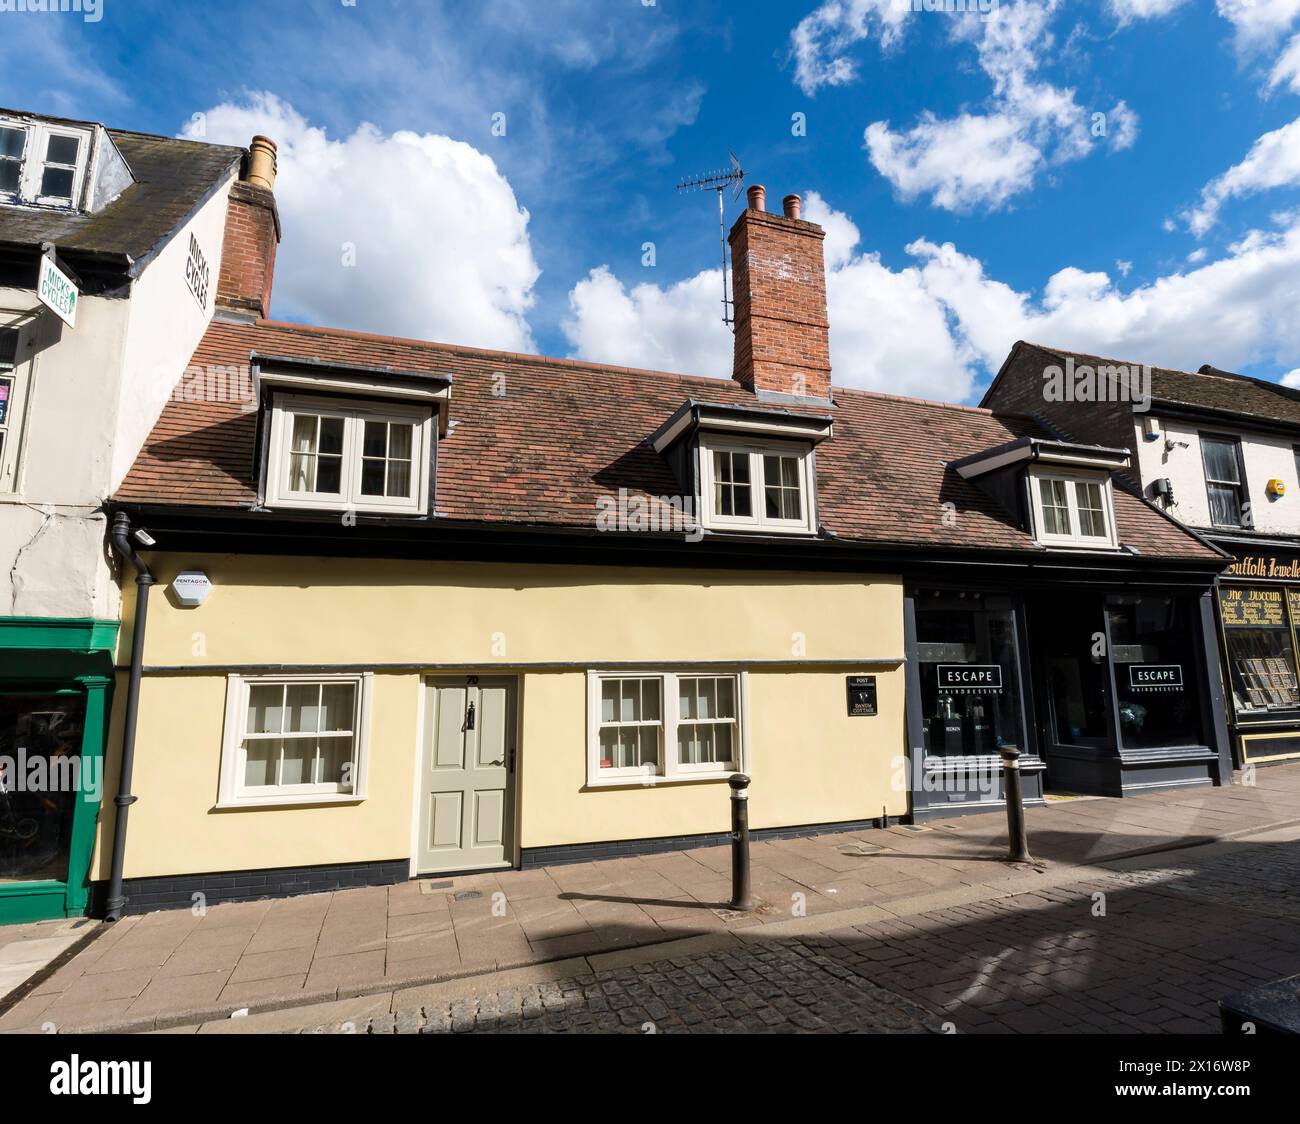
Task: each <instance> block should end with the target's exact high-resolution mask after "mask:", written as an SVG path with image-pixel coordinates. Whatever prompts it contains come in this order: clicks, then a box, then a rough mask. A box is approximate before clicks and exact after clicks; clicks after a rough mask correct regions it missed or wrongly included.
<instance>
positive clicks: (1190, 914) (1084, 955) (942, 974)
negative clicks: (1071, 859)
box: [297, 842, 1300, 1034]
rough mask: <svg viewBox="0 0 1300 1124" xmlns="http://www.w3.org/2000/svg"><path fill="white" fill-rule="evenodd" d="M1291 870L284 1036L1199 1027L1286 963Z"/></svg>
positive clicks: (470, 1001) (477, 999)
mask: <svg viewBox="0 0 1300 1124" xmlns="http://www.w3.org/2000/svg"><path fill="white" fill-rule="evenodd" d="M1298 875H1300V842H1291V843H1285V844H1266V845H1261V846H1256V847H1244V848H1241V849H1239V850H1233V851H1231V852H1230V853H1228V854H1226V855H1219V856H1212V857H1206V858H1193V859H1191V860H1190V861H1184V862H1181V863H1171V864H1162V865H1159V866H1155V867H1148V868H1146V869H1142V870H1139V871H1131V872H1130V871H1123V872H1116V873H1111V874H1105V875H1102V876H1099V877H1097V878H1093V879H1089V880H1086V881H1081V882H1078V883H1076V884H1073V885H1069V886H1064V887H1058V888H1055V889H1049V890H1041V891H1034V892H1027V893H1021V894H1016V895H1013V896H1008V897H1003V898H1000V899H998V900H995V901H988V902H975V903H972V904H969V905H965V906H961V907H956V908H952V909H943V910H934V911H931V912H928V913H923V914H920V915H918V916H915V917H906V918H897V919H891V920H888V921H878V922H873V923H867V924H862V925H856V926H851V927H846V928H842V929H831V930H829V931H827V932H825V933H823V934H821V935H805V936H800V937H796V938H793V939H790V940H783V939H781V938H778V937H774V938H770V939H764V938H762V937H758V938H756V939H753V940H749V941H745V942H738V947H736V948H734V949H731V950H726V951H719V952H712V953H706V954H703V955H698V956H686V957H681V958H676V959H670V960H657V961H652V962H649V963H644V964H638V965H634V966H627V967H622V968H618V969H614V970H609V971H596V972H592V973H590V974H586V975H574V976H569V977H566V978H563V979H560V980H556V981H546V980H542V981H538V982H536V983H523V984H517V985H515V986H511V987H508V988H505V989H502V990H499V991H492V990H489V991H487V992H485V993H483V994H471V995H465V996H459V997H456V998H453V999H449V1000H442V1001H431V1002H427V1003H425V1004H422V1005H420V1006H404V1005H403V1002H402V994H401V993H397V994H396V995H395V996H394V1000H393V1005H394V1007H395V1008H396V1010H394V1011H393V1012H391V1013H384V1014H376V1015H373V1016H370V1017H368V1018H365V1019H361V1020H359V1021H357V1022H351V1023H347V1024H338V1023H335V1024H329V1023H310V1022H308V1023H307V1024H306V1025H303V1026H301V1027H299V1028H297V1029H298V1030H299V1032H301V1033H339V1032H349V1033H363V1034H393V1033H398V1034H403V1033H406V1034H413V1033H422V1034H439V1033H484V1032H486V1033H541V1034H547V1033H590V1032H598V1033H599V1032H608V1033H731V1032H756V1033H764V1032H774V1033H807V1032H871V1033H923V1032H926V1031H930V1032H939V1033H1021V1034H1039V1033H1063V1032H1075V1033H1109V1034H1115V1033H1165V1034H1168V1033H1185V1034H1197V1033H1204V1034H1214V1033H1218V1031H1219V1021H1218V1010H1217V1005H1216V1004H1217V1001H1218V999H1220V998H1222V997H1223V996H1226V995H1228V994H1230V993H1232V992H1234V991H1237V990H1241V989H1243V988H1246V987H1250V986H1253V985H1256V984H1259V983H1261V982H1264V981H1266V980H1272V979H1276V978H1278V977H1280V976H1284V975H1291V974H1294V973H1296V972H1297V971H1300V878H1298V877H1297V876H1298ZM1234 888H1238V889H1240V890H1241V891H1242V892H1241V893H1240V894H1234V893H1233V890H1234ZM301 1014H302V1016H303V1018H304V1019H307V1020H309V1019H310V1017H311V1011H310V1009H308V1010H305V1011H303V1012H301Z"/></svg>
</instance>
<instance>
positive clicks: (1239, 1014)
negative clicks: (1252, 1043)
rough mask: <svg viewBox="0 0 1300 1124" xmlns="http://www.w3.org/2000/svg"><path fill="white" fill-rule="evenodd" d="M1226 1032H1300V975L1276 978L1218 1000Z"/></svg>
mask: <svg viewBox="0 0 1300 1124" xmlns="http://www.w3.org/2000/svg"><path fill="white" fill-rule="evenodd" d="M1219 1021H1220V1022H1221V1023H1222V1024H1223V1033H1224V1034H1232V1035H1239V1034H1244V1033H1246V1032H1247V1030H1246V1024H1247V1023H1249V1024H1250V1031H1249V1032H1250V1033H1252V1034H1300V976H1289V977H1288V978H1287V979H1284V980H1274V981H1273V982H1272V983H1267V984H1264V985H1262V986H1261V987H1256V988H1252V989H1251V990H1250V991H1242V992H1238V993H1237V994H1236V995H1229V996H1228V997H1227V998H1226V999H1220V1000H1219Z"/></svg>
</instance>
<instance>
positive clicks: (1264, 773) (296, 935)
mask: <svg viewBox="0 0 1300 1124" xmlns="http://www.w3.org/2000/svg"><path fill="white" fill-rule="evenodd" d="M1251 780H1252V781H1253V783H1250V784H1237V785H1233V786H1225V787H1223V788H1217V789H1210V788H1201V789H1191V790H1179V791H1173V792H1161V793H1152V794H1149V795H1142V796H1134V797H1128V798H1126V799H1124V800H1092V799H1078V800H1064V801H1054V802H1052V803H1051V804H1049V805H1048V806H1047V807H1045V808H1034V809H1030V810H1029V811H1028V813H1027V822H1028V828H1029V834H1030V846H1031V850H1032V852H1033V854H1034V856H1035V859H1036V860H1038V861H1037V862H1036V863H1035V864H1032V865H1027V866H1023V865H1010V864H1007V863H1006V862H1004V861H1003V855H1004V854H1005V848H1006V843H1005V831H1006V825H1005V817H1004V814H1003V813H1001V812H993V813H987V814H980V815H969V816H964V817H961V818H959V819H956V820H951V821H945V822H941V823H927V824H923V825H920V826H919V828H910V827H901V826H900V827H891V828H887V829H882V830H867V831H854V832H843V833H834V834H828V835H820V836H813V837H804V838H793V839H763V840H761V841H756V842H755V843H754V845H753V848H752V856H753V867H754V885H755V888H756V893H757V895H758V897H759V898H760V907H759V908H758V909H756V910H755V911H753V912H752V913H747V914H737V913H735V912H733V911H731V910H729V909H727V908H726V906H725V898H726V894H727V892H728V890H729V881H728V875H727V872H728V864H729V861H730V856H729V850H730V849H729V848H728V847H709V848H696V849H692V850H689V851H678V852H672V853H668V854H662V855H647V856H640V857H629V858H620V859H614V860H609V861H606V862H588V863H579V864H572V865H564V866H555V867H548V868H543V869H530V870H526V871H502V872H499V873H493V874H479V875H470V876H462V877H452V878H439V879H436V880H427V879H426V880H413V881H410V882H405V883H400V884H398V885H394V886H389V887H371V888H365V889H359V890H343V891H338V892H335V893H330V894H319V895H311V896H305V897H298V898H286V899H278V900H263V901H255V902H240V903H231V904H226V905H217V906H213V907H210V908H209V909H207V910H206V911H205V912H204V913H203V914H202V915H201V916H199V915H195V914H194V913H192V912H191V911H189V910H177V911H167V912H158V913H151V914H146V915H129V916H127V917H126V918H124V919H123V920H122V921H120V922H118V923H116V924H115V925H113V926H111V927H110V928H109V929H108V931H107V932H105V933H104V935H103V936H102V937H101V938H99V939H98V940H96V941H95V942H94V944H93V945H92V946H91V947H90V948H88V949H87V950H86V951H85V952H83V953H81V954H80V955H78V956H77V957H76V958H75V959H74V960H72V961H71V962H70V963H68V964H65V965H64V966H63V967H61V968H59V969H58V970H57V971H56V972H54V973H53V974H52V975H50V976H49V978H47V979H44V980H41V981H40V982H39V984H38V985H37V986H36V987H34V988H33V989H32V992H31V994H30V995H28V996H26V997H25V998H24V999H23V1000H22V1001H21V1002H19V1003H18V1004H17V1005H16V1006H15V1007H14V1008H13V1009H12V1010H10V1011H8V1012H7V1013H6V1014H4V1015H3V1016H0V1032H8V1031H16V1032H23V1031H28V1032H30V1031H35V1030H40V1029H43V1028H44V1029H50V1028H53V1029H57V1030H59V1031H89V1030H111V1029H121V1030H149V1029H163V1028H169V1027H175V1026H179V1025H182V1024H187V1023H201V1022H206V1021H213V1020H217V1019H223V1018H226V1017H228V1016H229V1015H230V1014H231V1013H232V1012H234V1011H236V1010H240V1009H245V1008H247V1009H248V1010H250V1011H253V1012H264V1011H274V1010H278V1009H285V1008H289V1007H297V1006H301V1005H303V1004H306V1003H326V1002H338V1001H349V1000H351V999H353V998H355V997H358V996H366V995H371V994H378V993H382V992H384V991H393V990H396V989H401V988H406V987H413V986H419V985H427V984H433V983H437V982H439V981H445V980H449V979H455V978H457V977H464V976H473V975H477V974H486V973H494V972H498V971H500V970H503V969H509V968H516V967H522V966H526V965H532V964H537V963H540V962H545V961H554V960H566V959H572V958H577V957H592V956H597V955H600V954H605V953H617V952H618V951H620V950H627V949H632V948H639V947H642V946H646V945H657V944H661V943H664V942H671V941H676V940H681V939H683V938H694V937H699V936H701V935H707V934H715V935H720V936H723V937H725V936H726V935H728V934H734V935H735V936H737V937H742V938H743V937H745V936H746V935H757V934H759V933H761V932H765V931H768V930H771V931H772V932H774V933H775V932H778V931H780V932H787V933H788V932H792V931H799V930H801V929H802V930H805V931H809V932H812V931H815V930H816V929H817V927H818V926H821V925H822V923H823V921H824V920H825V918H826V917H827V916H829V915H832V914H836V915H840V914H842V915H844V916H845V917H846V918H848V917H854V916H857V917H858V918H859V919H860V920H862V921H869V920H876V919H879V918H881V917H890V916H893V915H895V914H896V912H897V911H899V910H903V911H906V912H907V913H908V914H909V915H910V914H912V913H914V912H915V911H916V909H917V903H918V902H920V903H927V902H929V903H932V904H931V905H930V906H929V908H935V909H940V908H961V907H963V906H964V905H968V904H970V903H974V902H979V901H984V900H988V899H990V898H996V897H998V896H1005V895H1010V894H1012V893H1014V892H1017V891H1024V890H1026V889H1028V888H1037V887H1042V886H1046V885H1049V884H1053V883H1055V882H1056V881H1058V880H1060V879H1070V878H1073V879H1074V880H1076V881H1077V880H1078V879H1079V877H1080V875H1081V872H1083V873H1086V872H1087V871H1089V870H1093V869H1096V868H1098V867H1099V866H1100V865H1101V864H1102V863H1107V862H1111V861H1113V860H1115V859H1116V858H1118V857H1120V856H1123V855H1126V854H1131V853H1133V852H1142V851H1146V852H1162V851H1167V850H1169V849H1171V848H1179V847H1186V846H1189V845H1192V844H1196V843H1205V842H1207V841H1215V840H1224V839H1227V838H1230V837H1232V836H1234V835H1242V834H1245V833H1249V832H1258V831H1260V830H1261V829H1264V828H1267V827H1269V826H1270V825H1283V824H1288V823H1300V763H1297V764H1291V765H1282V766H1275V767H1272V768H1268V769H1259V770H1256V771H1254V773H1253V776H1252V777H1251ZM434 882H438V883H442V882H449V883H450V885H449V886H446V887H439V886H436V885H434ZM846 923H847V921H846Z"/></svg>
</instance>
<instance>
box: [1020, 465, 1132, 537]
mask: <svg viewBox="0 0 1300 1124" xmlns="http://www.w3.org/2000/svg"><path fill="white" fill-rule="evenodd" d="M1029 490H1030V495H1031V498H1032V501H1033V509H1034V529H1035V536H1036V538H1037V539H1038V541H1039V542H1040V543H1042V544H1043V545H1045V546H1069V547H1092V548H1094V549H1099V550H1113V549H1116V548H1117V547H1118V546H1119V537H1118V534H1117V533H1116V530H1115V503H1114V496H1113V494H1112V491H1111V482H1110V479H1109V477H1098V476H1095V475H1084V474H1073V473H1050V474H1049V473H1031V474H1030V476H1029Z"/></svg>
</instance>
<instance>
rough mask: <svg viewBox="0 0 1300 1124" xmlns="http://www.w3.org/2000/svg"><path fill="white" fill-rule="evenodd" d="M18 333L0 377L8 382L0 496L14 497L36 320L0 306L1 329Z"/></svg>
mask: <svg viewBox="0 0 1300 1124" xmlns="http://www.w3.org/2000/svg"><path fill="white" fill-rule="evenodd" d="M13 330H17V332H18V343H17V346H16V347H15V349H14V368H13V370H12V371H4V372H0V378H3V379H8V380H10V381H11V386H10V388H9V401H8V403H7V405H6V407H5V421H4V425H3V427H0V432H2V433H3V434H4V442H3V446H2V447H0V496H5V497H13V496H16V495H18V493H19V492H20V491H21V484H22V480H21V470H22V456H23V448H24V445H25V443H26V441H25V438H26V428H27V426H26V421H27V399H28V394H29V391H30V388H31V385H32V368H33V366H34V364H35V362H36V358H35V354H34V352H35V349H34V347H33V344H34V342H35V340H34V335H35V332H36V330H37V322H36V321H35V320H33V319H32V317H31V313H30V311H23V312H19V311H17V310H4V309H0V332H4V331H13Z"/></svg>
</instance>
